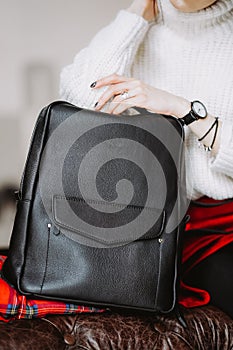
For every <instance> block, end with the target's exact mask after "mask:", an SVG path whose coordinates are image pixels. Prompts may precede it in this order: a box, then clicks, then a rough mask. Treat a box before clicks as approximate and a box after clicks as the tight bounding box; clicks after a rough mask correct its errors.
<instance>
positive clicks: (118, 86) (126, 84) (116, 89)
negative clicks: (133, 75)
mask: <svg viewBox="0 0 233 350" xmlns="http://www.w3.org/2000/svg"><path fill="white" fill-rule="evenodd" d="M136 85H137V82H136V81H135V80H133V79H130V80H127V81H123V82H119V83H115V84H113V85H110V86H109V87H108V89H107V90H106V91H105V92H104V93H103V95H102V96H101V97H100V98H99V100H98V104H97V105H96V107H95V109H96V110H100V109H101V108H102V107H103V106H104V105H105V104H106V102H108V101H109V100H110V99H111V98H112V97H114V96H119V97H118V100H116V101H119V99H120V100H122V99H123V98H122V96H121V94H122V93H123V92H124V91H129V93H130V97H132V96H134V94H132V92H133V90H134V89H135V87H136ZM114 100H115V99H114Z"/></svg>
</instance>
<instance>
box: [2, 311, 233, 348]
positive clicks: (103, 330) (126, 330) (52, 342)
mask: <svg viewBox="0 0 233 350" xmlns="http://www.w3.org/2000/svg"><path fill="white" fill-rule="evenodd" d="M184 315H185V319H186V322H187V326H188V327H187V328H183V327H182V326H181V324H180V323H179V322H178V321H177V319H176V317H175V316H166V317H164V316H151V315H150V316H148V315H133V314H123V313H108V314H107V313H105V314H79V315H75V316H49V317H45V318H43V319H34V320H19V321H14V322H12V323H10V324H6V323H0V350H13V349H14V350H25V349H27V350H68V349H69V350H78V349H79V350H119V349H120V350H152V349H153V350H171V349H172V350H173V349H174V350H186V349H187V350H188V349H189V350H190V349H192V350H232V349H233V320H231V319H230V318H229V317H228V316H227V315H226V314H224V313H223V312H221V311H220V310H218V309H216V308H214V307H212V306H206V307H202V308H195V309H192V310H184Z"/></svg>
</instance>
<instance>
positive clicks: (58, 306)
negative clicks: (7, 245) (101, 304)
mask: <svg viewBox="0 0 233 350" xmlns="http://www.w3.org/2000/svg"><path fill="white" fill-rule="evenodd" d="M5 259H6V257H5V256H1V255H0V272H1V269H2V265H3V262H4V261H5ZM104 311H105V310H104V309H97V308H94V307H87V306H80V305H75V304H66V303H63V302H58V301H51V300H50V301H47V300H32V299H27V298H26V297H25V296H23V295H21V294H19V293H18V292H17V291H16V290H15V289H14V288H12V287H11V286H9V284H7V283H6V282H5V281H4V280H3V279H2V278H0V320H1V321H4V322H8V321H11V320H12V319H31V318H35V317H43V316H45V315H47V314H63V315H68V314H77V313H84V312H87V313H93V312H104Z"/></svg>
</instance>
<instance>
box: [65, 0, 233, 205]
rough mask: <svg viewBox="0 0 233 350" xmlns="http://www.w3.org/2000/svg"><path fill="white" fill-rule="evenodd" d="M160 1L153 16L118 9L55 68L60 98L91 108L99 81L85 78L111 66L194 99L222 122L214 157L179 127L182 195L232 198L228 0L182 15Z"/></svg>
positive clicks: (232, 7)
mask: <svg viewBox="0 0 233 350" xmlns="http://www.w3.org/2000/svg"><path fill="white" fill-rule="evenodd" d="M161 3H162V4H161V5H160V13H159V16H158V18H157V19H156V21H153V22H147V21H146V20H144V19H143V18H142V17H141V16H139V15H136V14H133V13H130V12H128V11H127V10H121V11H119V13H118V14H117V16H116V18H115V19H114V20H113V21H112V22H111V23H110V24H109V25H108V26H106V27H105V28H103V29H102V30H100V31H99V32H98V33H97V34H96V35H95V36H94V38H93V39H92V40H91V42H90V44H89V45H88V47H86V48H84V49H83V50H81V51H80V52H79V53H78V54H77V55H76V57H75V59H74V61H73V63H72V64H71V65H69V66H67V67H65V68H64V69H63V70H62V73H61V83H60V95H61V98H62V99H65V100H67V101H69V102H71V103H74V104H76V105H78V106H80V107H86V108H93V106H94V104H95V102H96V101H98V98H99V96H100V95H101V94H102V93H103V91H104V89H106V87H104V88H101V89H96V90H93V89H91V88H90V84H91V83H92V82H94V81H95V80H97V79H99V78H102V77H104V76H107V75H109V74H111V73H114V72H116V73H118V74H121V75H126V76H132V77H135V78H137V79H140V80H142V81H144V82H145V83H147V84H150V85H152V86H155V87H157V88H161V89H163V90H167V91H170V92H171V93H174V94H176V95H179V96H182V97H184V98H186V99H188V100H190V101H192V100H201V101H202V102H203V103H204V104H205V105H206V106H207V109H208V111H209V113H210V114H212V115H213V116H218V117H219V118H220V119H221V120H222V121H223V124H222V131H221V141H220V149H219V152H218V154H217V156H216V157H215V158H214V157H213V156H211V154H210V152H205V151H204V150H203V149H202V148H199V147H198V142H197V137H196V136H195V134H193V133H192V132H191V131H190V129H189V127H186V132H185V133H186V150H187V152H186V168H187V179H188V181H187V184H188V195H189V197H191V198H192V199H197V198H199V197H201V196H202V195H207V196H209V197H212V198H215V199H223V198H230V197H233V0H218V1H217V2H216V3H214V4H213V5H212V6H210V7H208V8H207V9H204V10H201V11H198V12H195V13H182V12H180V11H178V10H176V9H175V8H174V7H173V6H172V5H171V3H170V1H169V0H162V1H161ZM102 110H103V111H104V110H105V109H102ZM190 180H191V181H190Z"/></svg>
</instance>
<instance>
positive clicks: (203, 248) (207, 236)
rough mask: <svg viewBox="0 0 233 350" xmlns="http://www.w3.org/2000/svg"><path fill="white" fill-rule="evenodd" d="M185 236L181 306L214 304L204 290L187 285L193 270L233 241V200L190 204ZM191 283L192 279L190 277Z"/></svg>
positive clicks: (211, 200)
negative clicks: (186, 281)
mask: <svg viewBox="0 0 233 350" xmlns="http://www.w3.org/2000/svg"><path fill="white" fill-rule="evenodd" d="M188 214H189V215H190V220H189V222H188V223H187V226H186V230H185V233H184V237H183V238H184V245H183V254H182V274H181V285H180V287H181V288H180V295H179V303H180V304H182V305H183V306H185V307H187V308H191V307H195V306H201V305H205V304H208V303H209V302H211V296H210V295H209V293H208V292H207V291H205V290H202V289H198V288H194V287H192V286H190V285H187V284H186V283H185V279H186V278H187V277H188V276H189V275H190V274H192V269H193V268H194V267H195V266H197V265H198V264H199V263H200V262H201V261H203V260H204V259H206V258H207V257H208V256H210V255H211V254H213V253H215V252H216V251H218V250H219V249H221V248H223V247H224V246H226V245H228V244H230V243H231V242H233V199H229V200H225V201H224V200H214V199H212V198H209V197H206V196H204V197H202V198H200V199H199V200H198V201H196V202H195V201H193V202H191V204H190V207H189V210H188ZM187 279H188V280H190V279H189V278H187Z"/></svg>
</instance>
